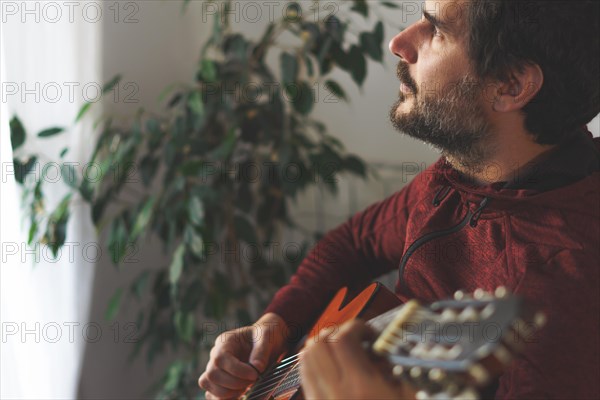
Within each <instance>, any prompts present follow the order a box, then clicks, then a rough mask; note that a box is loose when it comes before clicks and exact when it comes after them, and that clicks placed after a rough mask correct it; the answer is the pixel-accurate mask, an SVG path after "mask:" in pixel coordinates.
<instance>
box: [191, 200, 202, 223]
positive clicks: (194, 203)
mask: <svg viewBox="0 0 600 400" xmlns="http://www.w3.org/2000/svg"><path fill="white" fill-rule="evenodd" d="M188 215H189V217H190V220H191V221H192V223H193V224H194V225H195V226H200V225H202V223H203V222H204V205H203V204H202V202H201V201H200V199H199V198H198V197H192V198H191V199H190V201H189V202H188Z"/></svg>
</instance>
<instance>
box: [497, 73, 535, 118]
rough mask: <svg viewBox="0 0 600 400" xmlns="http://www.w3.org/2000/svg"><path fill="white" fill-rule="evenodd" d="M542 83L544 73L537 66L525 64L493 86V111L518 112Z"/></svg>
mask: <svg viewBox="0 0 600 400" xmlns="http://www.w3.org/2000/svg"><path fill="white" fill-rule="evenodd" d="M543 83H544V73H543V72H542V69H541V68H540V66H539V65H537V64H533V63H532V64H525V65H524V66H523V67H522V68H521V70H512V71H511V72H510V75H509V79H508V80H507V81H504V82H497V83H496V84H495V85H493V86H494V93H493V97H492V98H493V105H492V106H493V109H494V111H497V112H511V111H515V110H520V109H522V108H523V107H525V106H526V105H527V103H529V102H530V101H531V99H533V98H534V97H535V95H536V94H537V93H538V92H539V91H540V89H541V88H542V84H543Z"/></svg>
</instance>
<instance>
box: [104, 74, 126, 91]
mask: <svg viewBox="0 0 600 400" xmlns="http://www.w3.org/2000/svg"><path fill="white" fill-rule="evenodd" d="M121 78H122V76H121V75H120V74H117V75H115V76H113V78H112V79H111V80H110V81H108V82H107V83H105V84H104V86H103V87H102V94H103V95H104V94H105V93H106V92H109V91H110V90H112V88H114V87H115V86H116V85H117V84H118V83H119V82H120V81H121Z"/></svg>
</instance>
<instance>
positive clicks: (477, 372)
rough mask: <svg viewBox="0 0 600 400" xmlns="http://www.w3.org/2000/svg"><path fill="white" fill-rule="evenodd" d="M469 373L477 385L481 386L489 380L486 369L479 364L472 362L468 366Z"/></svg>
mask: <svg viewBox="0 0 600 400" xmlns="http://www.w3.org/2000/svg"><path fill="white" fill-rule="evenodd" d="M469 375H471V377H472V378H473V380H475V382H477V384H478V386H483V385H485V384H486V383H487V382H488V381H489V380H490V374H489V373H488V371H487V370H486V369H485V368H484V367H482V366H481V365H479V364H473V365H471V366H470V367H469Z"/></svg>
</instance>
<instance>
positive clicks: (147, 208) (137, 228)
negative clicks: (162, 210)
mask: <svg viewBox="0 0 600 400" xmlns="http://www.w3.org/2000/svg"><path fill="white" fill-rule="evenodd" d="M155 200H156V199H155V198H154V197H153V196H152V197H150V198H149V199H148V200H146V203H145V204H144V206H143V207H142V209H141V210H140V212H139V214H138V215H137V218H136V219H135V224H134V225H133V229H132V230H131V235H130V237H129V238H130V240H135V239H137V237H138V236H139V235H140V233H142V231H144V230H145V229H146V227H147V226H148V222H150V218H152V210H153V208H154V201H155Z"/></svg>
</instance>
